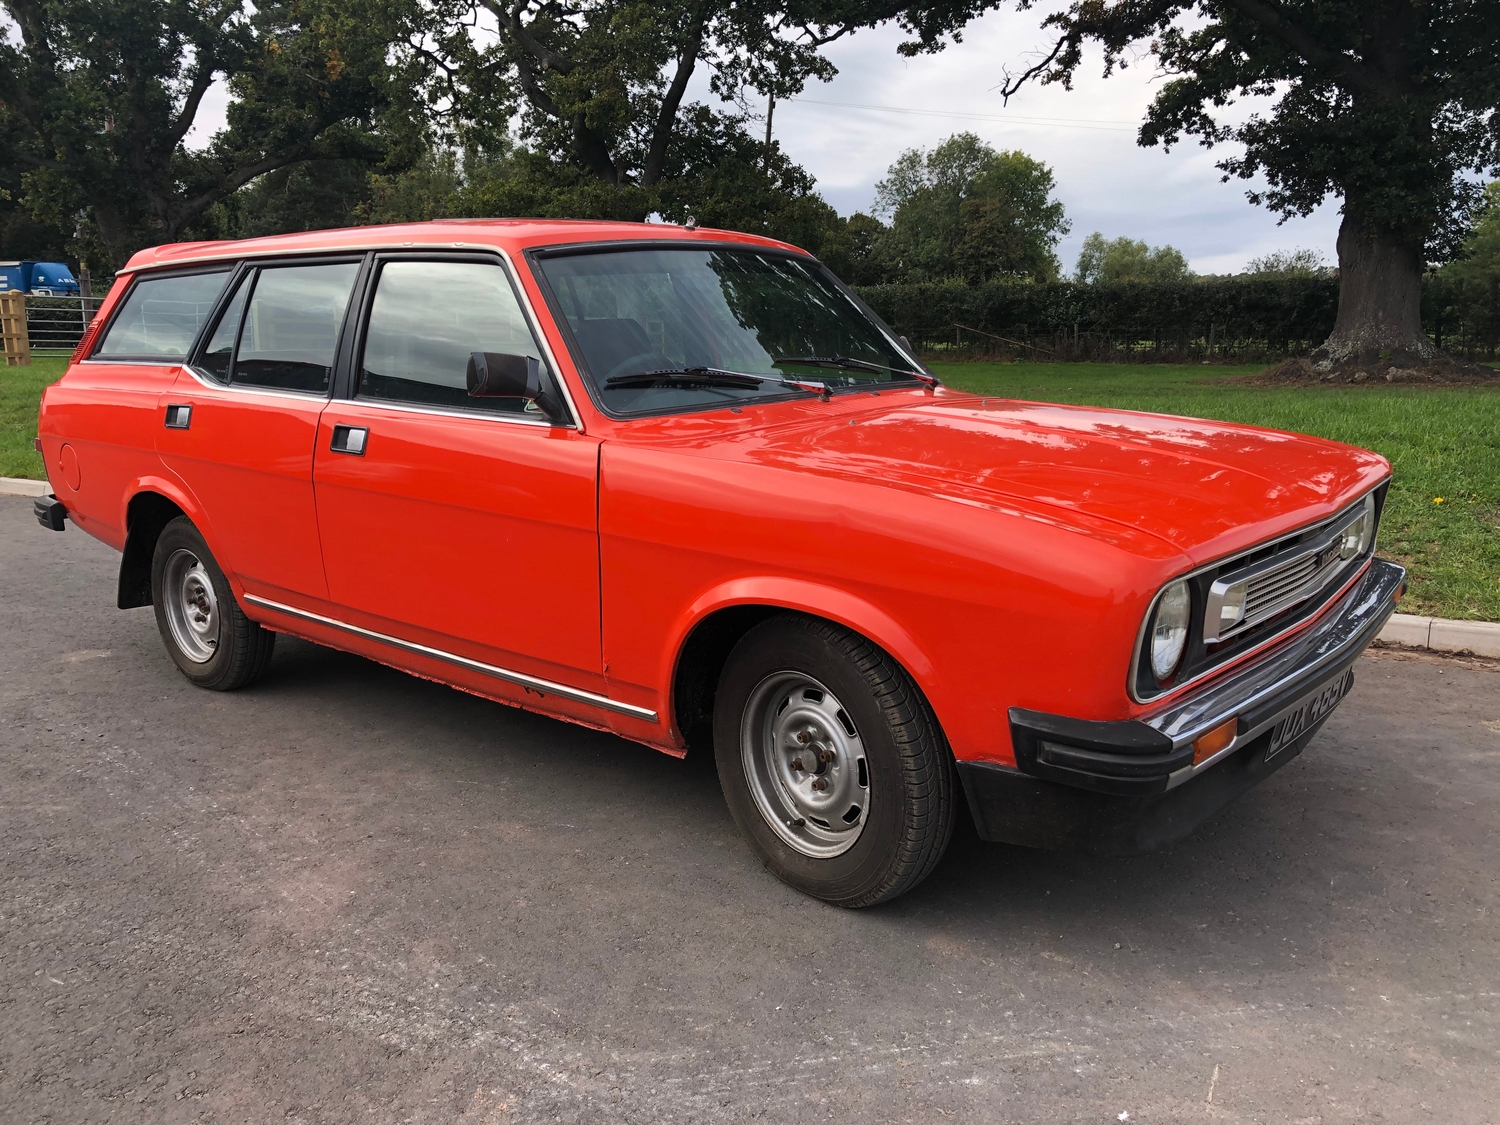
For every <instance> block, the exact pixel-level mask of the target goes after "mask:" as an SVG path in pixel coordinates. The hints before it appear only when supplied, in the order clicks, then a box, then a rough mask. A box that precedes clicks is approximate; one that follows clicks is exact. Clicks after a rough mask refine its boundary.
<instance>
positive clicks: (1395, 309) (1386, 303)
mask: <svg viewBox="0 0 1500 1125" xmlns="http://www.w3.org/2000/svg"><path fill="white" fill-rule="evenodd" d="M1422 243H1423V240H1422V239H1421V238H1420V237H1400V236H1397V235H1394V234H1392V233H1391V232H1389V231H1385V230H1380V229H1376V228H1372V227H1370V226H1369V225H1368V224H1365V223H1363V222H1362V221H1361V219H1360V216H1359V212H1358V211H1357V210H1356V209H1355V208H1353V207H1350V206H1348V205H1346V206H1345V208H1344V221H1343V223H1342V224H1341V225H1340V227H1339V242H1338V248H1339V312H1338V317H1337V319H1336V320H1335V321H1334V325H1333V332H1332V334H1331V335H1330V336H1329V337H1328V339H1327V340H1326V341H1325V342H1324V343H1323V346H1322V347H1320V348H1319V349H1318V350H1317V351H1315V352H1313V354H1312V360H1313V363H1314V365H1315V366H1317V367H1318V368H1321V369H1324V370H1330V369H1332V368H1334V367H1336V366H1341V365H1344V364H1350V363H1356V364H1368V363H1375V362H1379V361H1381V360H1388V361H1395V362H1397V363H1399V364H1401V365H1403V366H1406V365H1410V364H1418V363H1427V362H1430V361H1432V360H1433V359H1436V358H1438V357H1439V356H1440V355H1441V354H1442V353H1441V352H1440V351H1439V350H1438V349H1437V348H1436V347H1434V346H1433V344H1432V341H1431V340H1429V339H1428V338H1427V333H1426V332H1425V331H1423V329H1422V268H1423V257H1422Z"/></svg>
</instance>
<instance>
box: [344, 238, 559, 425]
mask: <svg viewBox="0 0 1500 1125" xmlns="http://www.w3.org/2000/svg"><path fill="white" fill-rule="evenodd" d="M474 352H504V353H506V354H509V355H523V356H529V357H531V358H533V359H537V358H540V357H541V355H542V351H541V349H540V348H539V347H537V343H536V339H535V337H533V336H532V334H531V328H530V326H529V325H528V324H527V323H526V317H525V315H524V314H523V313H522V312H521V305H520V302H519V301H518V300H517V299H516V294H515V290H513V289H512V288H511V284H510V279H509V278H508V277H507V276H506V273H505V271H504V270H503V269H502V268H501V267H500V266H499V265H493V264H489V263H485V262H409V261H398V262H386V263H385V264H384V265H383V266H382V267H381V270H380V277H379V280H378V282H377V283H376V287H375V299H374V301H373V302H372V303H371V306H370V324H369V329H368V331H367V332H366V335H365V349H364V358H363V360H362V361H361V364H360V372H359V389H358V394H359V395H360V397H362V398H380V399H388V400H393V401H396V402H415V403H425V404H428V405H432V406H449V407H462V408H464V409H469V410H486V411H491V412H498V413H504V414H514V413H523V412H526V411H528V409H534V408H531V407H530V404H529V402H528V400H526V399H520V398H471V397H469V393H468V382H467V379H466V374H467V371H468V366H469V356H470V355H471V354H472V353H474Z"/></svg>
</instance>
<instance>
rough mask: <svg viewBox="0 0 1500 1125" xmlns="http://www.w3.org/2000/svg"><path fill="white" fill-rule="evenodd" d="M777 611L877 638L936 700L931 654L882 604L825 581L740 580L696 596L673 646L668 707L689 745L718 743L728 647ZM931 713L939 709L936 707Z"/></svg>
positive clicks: (873, 640)
mask: <svg viewBox="0 0 1500 1125" xmlns="http://www.w3.org/2000/svg"><path fill="white" fill-rule="evenodd" d="M779 613H800V614H803V615H805V616H808V617H814V618H818V619H820V620H823V621H828V622H831V623H832V624H835V625H841V626H843V627H844V628H846V629H849V630H851V631H852V632H854V633H857V634H858V635H860V636H861V637H863V638H865V639H866V640H868V641H870V642H871V643H872V644H875V645H878V646H879V647H880V648H881V649H882V650H883V651H884V652H885V653H886V655H888V656H889V657H890V658H891V659H892V660H894V661H895V662H896V663H897V664H899V665H900V666H901V667H902V668H903V669H904V670H905V672H906V674H907V675H908V676H910V677H911V680H912V682H913V683H914V684H915V685H916V686H917V690H918V691H920V692H921V693H922V694H923V696H924V697H926V698H927V700H928V706H929V707H932V706H933V705H932V701H931V694H930V691H929V688H930V685H931V681H932V677H933V665H932V661H931V660H929V659H928V657H927V654H926V653H925V651H923V649H922V647H921V645H920V644H919V643H918V642H917V641H916V639H915V638H914V637H912V636H911V634H910V633H909V632H908V631H907V630H906V629H905V628H904V627H903V626H901V625H900V624H899V623H898V622H897V621H895V620H894V619H892V618H891V617H890V615H889V614H887V613H886V612H885V611H884V610H881V609H879V608H878V607H876V606H874V605H871V604H870V603H869V602H867V601H865V600H864V599H862V598H859V597H857V596H855V595H853V594H850V593H849V592H848V591H845V590H840V589H838V588H836V587H830V586H823V585H821V584H819V583H813V582H805V581H800V580H786V579H764V580H761V579H746V580H740V581H737V582H733V583H728V584H726V585H725V586H723V587H720V588H719V589H716V590H714V591H712V592H710V593H709V594H706V595H704V596H703V597H701V598H699V599H698V601H697V602H695V603H694V605H693V607H692V609H691V610H690V611H689V612H688V614H686V615H685V621H684V624H683V626H682V628H680V629H679V630H678V635H677V640H676V643H675V644H674V645H673V647H672V650H671V651H672V652H673V654H674V655H673V660H672V666H671V670H670V678H669V679H668V681H667V682H668V685H669V687H670V695H669V697H668V698H669V704H670V714H671V717H672V725H673V728H674V732H675V734H676V736H677V738H678V739H680V740H681V741H682V743H683V744H684V745H686V746H687V747H688V748H689V749H692V748H694V747H701V746H708V745H711V744H712V738H713V705H714V696H715V693H716V691H717V689H718V684H719V674H720V672H722V671H723V668H724V664H725V662H726V661H727V660H728V659H729V654H730V652H731V651H733V649H734V646H735V645H736V644H738V643H739V642H740V639H741V638H743V637H744V636H745V634H746V633H748V632H749V631H750V630H751V629H753V628H755V626H757V625H759V624H760V623H761V622H762V621H765V620H767V619H768V618H771V617H775V616H776V615H777V614H779ZM933 713H934V716H936V714H937V712H936V708H935V707H934V708H933ZM939 726H941V720H939Z"/></svg>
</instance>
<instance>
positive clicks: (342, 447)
mask: <svg viewBox="0 0 1500 1125" xmlns="http://www.w3.org/2000/svg"><path fill="white" fill-rule="evenodd" d="M369 436H370V431H369V430H367V429H366V428H365V427H363V426H335V427H333V440H332V441H331V442H329V443H328V448H329V449H331V450H333V452H335V453H352V454H354V455H355V456H356V457H363V456H364V455H365V441H366V439H367V438H368V437H369Z"/></svg>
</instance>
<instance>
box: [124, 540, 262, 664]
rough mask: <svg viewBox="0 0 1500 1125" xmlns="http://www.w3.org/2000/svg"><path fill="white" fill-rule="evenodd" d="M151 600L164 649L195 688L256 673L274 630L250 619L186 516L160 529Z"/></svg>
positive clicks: (152, 568) (153, 565)
mask: <svg viewBox="0 0 1500 1125" xmlns="http://www.w3.org/2000/svg"><path fill="white" fill-rule="evenodd" d="M151 601H152V604H153V605H154V606H155V608H156V627H157V629H158V630H159V631H160V633H161V639H162V641H163V643H164V644H165V645H166V646H167V654H168V655H169V656H171V658H172V662H173V663H174V664H176V665H177V668H178V670H179V671H180V672H182V674H183V675H184V676H186V677H187V678H188V679H190V680H192V681H193V683H195V684H197V685H198V686H199V687H205V688H209V689H211V690H214V691H233V690H234V689H235V688H241V687H244V686H246V685H247V684H250V683H253V682H254V681H255V680H257V679H259V678H260V675H261V673H263V672H264V671H265V670H266V665H267V664H269V663H270V662H271V652H272V650H273V649H274V648H275V645H276V634H275V633H273V632H271V631H270V630H269V629H263V628H262V627H261V626H260V625H258V624H256V623H255V622H254V621H251V620H250V619H249V618H248V617H246V616H245V614H244V612H243V611H242V610H241V609H240V606H239V603H238V602H237V601H235V598H234V592H233V591H232V590H231V589H230V588H229V580H228V579H226V578H225V577H224V572H223V571H222V570H221V569H220V568H219V564H218V563H217V562H215V561H214V557H213V555H212V554H210V553H209V550H208V544H207V543H205V542H204V541H203V536H202V535H201V534H199V532H198V529H197V528H196V527H194V526H193V524H192V521H191V520H189V519H188V518H187V517H186V516H178V517H177V518H176V519H174V520H173V521H172V522H171V523H169V524H167V526H166V527H164V528H163V529H162V533H161V535H160V536H159V537H158V538H157V540H156V550H155V553H154V554H153V555H152V558H151Z"/></svg>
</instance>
